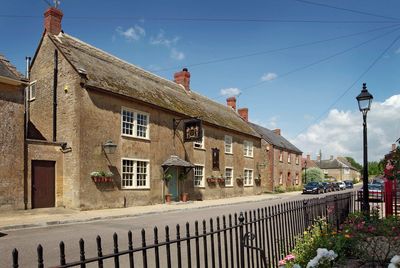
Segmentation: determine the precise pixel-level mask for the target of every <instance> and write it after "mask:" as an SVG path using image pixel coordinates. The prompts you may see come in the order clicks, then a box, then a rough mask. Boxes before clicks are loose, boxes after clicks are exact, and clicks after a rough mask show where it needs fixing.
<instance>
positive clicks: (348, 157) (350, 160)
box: [345, 156, 362, 172]
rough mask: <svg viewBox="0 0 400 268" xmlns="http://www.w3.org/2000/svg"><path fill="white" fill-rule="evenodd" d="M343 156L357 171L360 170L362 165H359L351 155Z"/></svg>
mask: <svg viewBox="0 0 400 268" xmlns="http://www.w3.org/2000/svg"><path fill="white" fill-rule="evenodd" d="M345 158H346V159H347V161H349V163H350V164H351V165H352V166H353V167H355V168H356V169H357V170H358V171H360V172H361V170H362V165H361V164H359V163H357V162H356V160H354V158H353V157H350V156H346V157H345Z"/></svg>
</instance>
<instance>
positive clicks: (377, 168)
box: [368, 161, 383, 175]
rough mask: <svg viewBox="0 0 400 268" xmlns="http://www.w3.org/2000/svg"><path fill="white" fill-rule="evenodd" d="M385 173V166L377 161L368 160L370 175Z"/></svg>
mask: <svg viewBox="0 0 400 268" xmlns="http://www.w3.org/2000/svg"><path fill="white" fill-rule="evenodd" d="M382 173H383V166H382V165H381V164H379V162H377V161H372V162H368V175H379V174H382Z"/></svg>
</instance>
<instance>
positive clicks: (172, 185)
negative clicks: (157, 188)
mask: <svg viewBox="0 0 400 268" xmlns="http://www.w3.org/2000/svg"><path fill="white" fill-rule="evenodd" d="M167 173H168V174H171V176H172V178H171V179H170V180H169V181H168V191H169V194H170V195H171V200H173V201H179V193H178V172H177V168H176V167H171V168H170V169H169V170H168V172H167Z"/></svg>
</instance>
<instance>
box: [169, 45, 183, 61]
mask: <svg viewBox="0 0 400 268" xmlns="http://www.w3.org/2000/svg"><path fill="white" fill-rule="evenodd" d="M170 56H171V58H172V59H174V60H183V59H184V58H185V54H184V53H183V52H182V51H178V50H176V49H175V48H172V49H171V53H170Z"/></svg>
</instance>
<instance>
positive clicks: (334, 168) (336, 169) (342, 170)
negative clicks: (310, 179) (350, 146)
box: [315, 156, 360, 181]
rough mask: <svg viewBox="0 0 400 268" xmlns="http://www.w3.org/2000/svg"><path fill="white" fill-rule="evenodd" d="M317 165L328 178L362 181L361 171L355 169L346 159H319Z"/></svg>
mask: <svg viewBox="0 0 400 268" xmlns="http://www.w3.org/2000/svg"><path fill="white" fill-rule="evenodd" d="M315 163H316V164H317V165H318V167H319V168H320V169H322V171H323V172H324V175H325V177H326V178H335V179H336V180H337V181H344V180H356V181H359V180H360V171H359V170H357V168H355V167H353V166H352V165H351V163H350V162H349V161H347V159H346V158H345V157H336V158H333V156H331V157H330V159H327V160H321V159H317V161H315Z"/></svg>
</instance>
